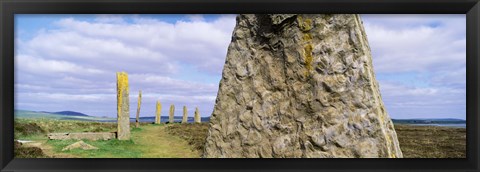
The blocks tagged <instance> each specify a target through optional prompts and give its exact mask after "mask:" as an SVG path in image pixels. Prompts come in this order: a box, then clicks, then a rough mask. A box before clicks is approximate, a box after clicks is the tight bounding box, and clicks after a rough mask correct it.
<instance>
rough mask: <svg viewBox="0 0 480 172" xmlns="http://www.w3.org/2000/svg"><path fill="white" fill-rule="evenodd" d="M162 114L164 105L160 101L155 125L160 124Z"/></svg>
mask: <svg viewBox="0 0 480 172" xmlns="http://www.w3.org/2000/svg"><path fill="white" fill-rule="evenodd" d="M161 112H162V104H161V103H160V101H157V111H156V116H155V124H160V117H161Z"/></svg>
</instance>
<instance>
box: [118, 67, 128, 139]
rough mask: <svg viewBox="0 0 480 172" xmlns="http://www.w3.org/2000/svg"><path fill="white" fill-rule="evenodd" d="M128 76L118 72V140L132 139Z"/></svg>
mask: <svg viewBox="0 0 480 172" xmlns="http://www.w3.org/2000/svg"><path fill="white" fill-rule="evenodd" d="M128 94H129V90H128V75H127V73H125V72H117V139H118V140H128V139H130V107H129V97H128Z"/></svg>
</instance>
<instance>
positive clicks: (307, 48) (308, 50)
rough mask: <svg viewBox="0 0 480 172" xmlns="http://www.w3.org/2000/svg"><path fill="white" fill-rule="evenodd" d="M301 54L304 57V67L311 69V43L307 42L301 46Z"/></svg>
mask: <svg viewBox="0 0 480 172" xmlns="http://www.w3.org/2000/svg"><path fill="white" fill-rule="evenodd" d="M303 50H304V51H303V56H304V57H305V67H306V68H307V70H308V71H310V70H312V62H313V56H312V50H313V47H312V44H307V45H305V47H304V48H303Z"/></svg>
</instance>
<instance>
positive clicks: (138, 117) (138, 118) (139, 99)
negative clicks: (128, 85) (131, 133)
mask: <svg viewBox="0 0 480 172" xmlns="http://www.w3.org/2000/svg"><path fill="white" fill-rule="evenodd" d="M141 105H142V90H140V91H139V92H138V102H137V118H136V119H135V127H136V128H138V127H139V126H140V106H141Z"/></svg>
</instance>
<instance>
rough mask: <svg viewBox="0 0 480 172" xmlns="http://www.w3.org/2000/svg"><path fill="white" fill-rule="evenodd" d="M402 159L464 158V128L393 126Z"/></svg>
mask: <svg viewBox="0 0 480 172" xmlns="http://www.w3.org/2000/svg"><path fill="white" fill-rule="evenodd" d="M395 130H396V131H397V137H398V141H399V142H400V148H401V149H402V152H403V157H404V158H466V150H467V149H466V141H467V140H466V130H465V128H451V127H436V126H412V125H395Z"/></svg>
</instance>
